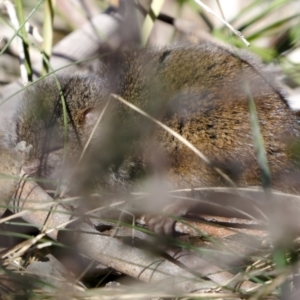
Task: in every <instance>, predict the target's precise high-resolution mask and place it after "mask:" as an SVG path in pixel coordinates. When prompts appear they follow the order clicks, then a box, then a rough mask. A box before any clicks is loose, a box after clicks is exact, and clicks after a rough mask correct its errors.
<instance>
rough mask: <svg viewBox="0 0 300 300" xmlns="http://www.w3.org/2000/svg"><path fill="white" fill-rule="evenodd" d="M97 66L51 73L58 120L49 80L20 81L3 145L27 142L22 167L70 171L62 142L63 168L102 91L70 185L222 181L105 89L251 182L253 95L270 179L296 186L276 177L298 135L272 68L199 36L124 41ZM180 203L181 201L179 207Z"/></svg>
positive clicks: (237, 178) (289, 168) (290, 167)
mask: <svg viewBox="0 0 300 300" xmlns="http://www.w3.org/2000/svg"><path fill="white" fill-rule="evenodd" d="M102 66H103V68H102V70H101V74H94V75H92V76H87V77H80V76H73V77H72V76H70V77H64V78H59V81H60V85H61V87H62V91H63V94H64V99H65V104H66V109H65V112H66V116H67V117H66V121H67V127H65V123H64V117H63V111H64V109H63V107H64V105H63V104H62V103H63V101H62V100H61V98H60V96H59V89H58V87H57V85H56V83H55V81H54V80H53V79H48V80H43V81H42V82H41V83H39V84H36V85H34V86H33V87H32V88H28V90H27V92H26V96H25V98H24V102H23V104H22V106H21V107H20V108H19V110H18V112H17V113H16V119H15V124H16V126H15V130H14V131H12V132H11V133H10V137H9V140H10V145H14V144H16V143H18V142H20V141H26V142H27V144H30V145H32V146H33V151H32V154H31V158H30V160H29V161H28V162H27V164H26V165H25V169H26V168H27V170H28V172H29V173H31V174H34V175H35V176H40V177H45V178H50V179H54V178H55V179H58V178H59V177H60V176H62V178H63V179H65V178H69V175H66V174H67V173H68V174H69V173H70V171H68V172H66V174H64V170H65V168H64V167H63V168H62V166H63V152H64V150H63V149H65V150H66V152H65V153H66V159H65V164H66V166H67V170H70V168H71V167H72V168H73V166H74V164H76V162H77V161H78V159H79V157H80V154H81V152H82V149H83V147H84V145H85V143H86V142H87V140H88V138H89V136H90V134H91V132H92V130H93V127H94V124H96V121H97V119H98V117H99V116H100V115H101V112H102V111H103V109H104V107H105V106H106V104H107V102H108V101H110V103H109V104H108V109H107V111H106V113H105V114H104V116H103V119H102V121H101V122H100V125H99V128H98V129H97V130H96V131H95V133H94V137H93V138H92V141H91V144H90V146H89V147H88V150H87V152H86V154H85V155H84V158H83V159H82V161H81V166H83V167H82V168H79V172H77V173H76V174H77V175H76V176H77V177H76V179H74V177H73V179H74V180H75V182H76V188H75V185H73V188H72V184H71V185H70V187H71V191H72V189H73V190H76V191H78V190H80V189H84V190H85V191H86V190H87V188H86V187H87V186H88V187H89V188H90V187H92V188H93V189H94V188H95V187H100V188H101V190H102V191H103V190H109V191H121V190H122V191H124V190H130V189H132V188H133V187H135V186H137V185H140V184H142V182H143V179H141V178H147V177H149V176H152V175H153V174H156V175H157V174H159V175H158V176H161V177H162V178H164V180H166V182H168V183H169V184H170V186H171V187H172V188H195V187H205V186H220V185H222V186H223V185H226V182H225V181H224V179H223V178H222V177H221V176H220V175H219V174H218V173H217V172H216V171H215V170H214V169H213V168H212V167H211V166H208V165H207V164H206V163H204V162H203V161H202V160H201V159H200V158H199V157H198V156H197V155H195V153H193V152H192V151H191V150H190V149H188V148H187V147H186V146H185V145H184V144H183V143H182V142H181V141H180V140H178V139H177V138H175V137H174V136H173V135H172V134H170V133H168V132H167V131H165V130H164V129H162V128H159V127H158V126H157V125H154V123H152V122H151V121H149V120H147V119H146V118H145V117H143V116H141V115H140V114H139V113H137V112H135V111H133V110H132V109H131V108H129V107H127V106H125V105H124V104H122V103H121V102H119V101H118V100H116V99H114V98H112V97H111V96H110V95H111V93H114V94H117V95H120V96H121V97H122V98H124V99H125V100H127V101H129V102H130V103H132V104H134V105H135V106H137V107H139V108H140V109H142V110H144V111H146V112H147V113H148V114H150V115H151V116H153V117H154V118H156V119H157V120H159V121H160V122H162V123H164V124H165V125H167V126H169V127H170V128H171V129H172V130H174V131H176V132H177V133H179V134H180V135H181V136H182V137H183V138H185V139H186V140H188V141H189V142H190V143H192V144H193V145H194V146H195V147H196V148H197V149H199V150H200V151H201V152H202V153H203V154H205V155H206V156H207V158H208V159H209V160H210V161H211V163H212V165H213V166H215V167H218V168H220V169H222V170H223V171H224V172H225V173H226V174H227V175H229V176H230V177H231V178H232V180H233V181H234V182H235V183H236V184H237V185H238V186H252V185H259V184H260V182H261V176H260V171H259V167H258V164H257V159H256V153H255V147H254V142H253V134H252V130H251V126H250V114H249V105H248V99H249V97H252V98H253V99H254V103H255V105H256V110H257V116H258V120H259V125H260V130H261V134H262V137H263V139H264V146H265V150H266V154H267V158H268V163H269V167H270V170H271V174H272V178H273V186H274V187H276V188H278V189H281V190H289V191H296V190H297V186H296V185H293V184H292V183H291V181H290V179H288V180H284V179H283V178H291V176H290V174H292V173H293V172H294V171H295V170H296V171H297V168H298V167H297V162H296V161H295V160H293V159H292V157H291V152H290V150H289V149H290V148H289V146H290V144H291V143H293V142H294V141H297V139H298V138H299V135H300V130H299V126H298V123H297V120H296V117H295V115H294V113H293V112H292V111H291V110H290V108H289V107H288V104H287V102H286V100H285V99H284V95H283V94H282V92H281V89H280V87H279V86H278V84H277V82H276V80H275V79H274V78H273V76H272V74H271V73H269V72H266V71H264V69H263V67H262V66H261V65H260V64H259V63H257V62H256V61H255V59H253V57H252V56H251V55H247V54H245V53H241V52H233V51H231V50H228V49H225V48H223V47H221V46H217V45H214V44H211V43H204V44H202V45H199V46H170V47H166V48H163V49H144V50H128V51H125V52H122V53H117V54H114V55H113V56H112V57H111V58H106V59H105V60H103V62H102ZM153 176H154V175H153ZM287 181H290V183H291V184H290V185H287ZM78 187H79V188H78ZM89 188H88V190H89ZM185 211H186V209H182V208H180V210H179V213H182V212H185ZM174 212H175V213H176V209H175V210H174ZM152 227H154V228H155V226H152ZM155 229H156V230H157V231H161V230H160V229H159V228H155ZM169 230H170V228H169V227H168V229H167V230H166V231H169Z"/></svg>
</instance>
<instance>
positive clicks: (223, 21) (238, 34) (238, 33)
mask: <svg viewBox="0 0 300 300" xmlns="http://www.w3.org/2000/svg"><path fill="white" fill-rule="evenodd" d="M194 1H195V2H196V3H197V4H198V5H199V6H201V7H202V8H204V9H205V10H206V11H207V12H208V13H209V14H212V15H213V16H215V17H216V18H217V19H218V20H220V21H221V22H222V23H223V24H224V25H225V26H227V27H228V28H229V29H230V30H231V31H232V32H233V33H234V34H235V35H237V36H238V37H239V38H240V39H241V40H242V41H243V42H244V43H245V45H246V46H247V47H249V46H250V43H249V42H248V41H247V40H246V39H245V37H244V36H243V35H242V33H241V32H240V31H238V30H236V29H234V28H233V27H232V26H231V25H230V24H229V23H228V22H227V21H225V20H224V19H223V18H221V17H220V16H218V15H217V14H216V13H215V12H214V11H213V10H212V9H210V8H209V7H208V6H207V5H205V4H204V3H202V2H201V1H200V0H194Z"/></svg>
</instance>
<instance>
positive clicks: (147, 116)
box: [112, 94, 235, 187]
mask: <svg viewBox="0 0 300 300" xmlns="http://www.w3.org/2000/svg"><path fill="white" fill-rule="evenodd" d="M112 97H114V98H115V99H117V100H118V101H120V102H122V103H123V104H125V105H127V106H128V107H130V108H131V109H133V110H134V111H136V112H138V113H139V114H141V115H142V116H144V117H146V118H147V119H149V120H151V121H152V122H154V123H155V124H156V125H158V126H160V127H161V128H163V129H164V130H166V131H167V132H169V133H170V134H172V135H173V136H174V137H175V138H176V139H178V140H179V141H180V142H182V143H183V144H184V145H185V146H187V147H188V148H189V149H190V150H191V151H193V152H194V153H195V154H196V155H197V156H198V157H200V158H201V159H202V160H203V161H204V162H205V163H206V164H207V165H209V166H211V162H210V161H209V159H208V158H207V157H206V156H205V155H204V154H203V153H202V152H201V151H199V150H198V149H197V148H196V147H195V146H194V145H193V144H192V143H190V142H189V141H188V140H186V139H185V138H183V137H182V136H181V135H180V134H178V133H177V132H176V131H174V130H173V129H171V128H170V127H168V126H166V125H165V124H163V123H162V122H160V121H158V120H156V119H155V118H153V117H151V116H150V115H149V114H147V113H146V112H144V111H143V110H141V109H140V108H138V107H137V106H135V105H134V104H132V103H130V102H128V101H127V100H125V99H123V98H122V97H120V96H119V95H116V94H112ZM213 168H214V170H215V171H216V172H217V173H218V174H219V175H221V176H222V177H223V178H224V179H225V180H226V181H227V182H228V183H229V184H230V185H231V186H233V187H234V186H235V184H234V182H233V181H232V180H231V179H230V178H229V177H228V176H227V175H226V174H224V173H223V172H222V171H221V170H220V169H219V168H215V167H213Z"/></svg>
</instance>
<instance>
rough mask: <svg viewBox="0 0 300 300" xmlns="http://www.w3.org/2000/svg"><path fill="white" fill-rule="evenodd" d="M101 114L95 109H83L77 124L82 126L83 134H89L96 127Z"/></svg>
mask: <svg viewBox="0 0 300 300" xmlns="http://www.w3.org/2000/svg"><path fill="white" fill-rule="evenodd" d="M100 114H101V110H100V109H99V108H95V107H88V108H86V109H83V110H82V111H81V112H80V115H79V118H80V120H79V124H81V125H82V127H83V128H84V131H85V132H89V133H90V132H91V131H92V130H93V128H94V126H95V125H96V123H97V121H98V119H99V117H100Z"/></svg>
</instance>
